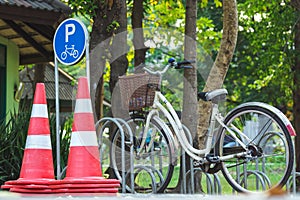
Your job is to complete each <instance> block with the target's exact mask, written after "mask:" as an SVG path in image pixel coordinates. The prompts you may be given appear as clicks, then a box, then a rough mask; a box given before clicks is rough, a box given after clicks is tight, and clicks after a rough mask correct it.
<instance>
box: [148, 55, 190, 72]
mask: <svg viewBox="0 0 300 200" xmlns="http://www.w3.org/2000/svg"><path fill="white" fill-rule="evenodd" d="M192 63H196V61H195V60H183V61H180V62H176V60H175V58H169V60H168V64H167V65H166V66H165V67H164V69H163V70H160V71H152V70H150V69H148V68H146V67H144V70H145V71H147V72H148V73H150V74H154V75H162V74H164V73H166V71H167V70H168V69H169V68H170V67H174V69H192V68H193V66H192V65H191V64H192Z"/></svg>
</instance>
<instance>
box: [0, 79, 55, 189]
mask: <svg viewBox="0 0 300 200" xmlns="http://www.w3.org/2000/svg"><path fill="white" fill-rule="evenodd" d="M55 181H56V180H55V179H54V169H53V159H52V148H51V139H50V127H49V120H48V109H47V102H46V92H45V86H44V84H43V83H37V85H36V91H35V94H34V100H33V106H32V111H31V117H30V122H29V128H28V135H27V140H26V146H25V150H24V156H23V161H22V167H21V172H20V178H19V179H17V180H11V181H7V182H5V184H4V185H2V186H1V188H2V189H9V191H12V192H21V193H49V192H51V189H50V187H49V184H52V183H54V182H55Z"/></svg>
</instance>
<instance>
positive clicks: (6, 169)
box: [0, 108, 73, 185]
mask: <svg viewBox="0 0 300 200" xmlns="http://www.w3.org/2000/svg"><path fill="white" fill-rule="evenodd" d="M30 116H31V109H28V108H27V109H26V110H24V109H21V110H20V111H19V112H18V113H17V112H14V113H11V114H10V115H9V116H7V118H8V119H9V121H8V122H5V121H4V122H1V123H0V185H3V184H4V182H5V181H8V180H16V179H18V178H19V176H20V170H21V166H22V158H23V153H24V148H25V145H26V138H27V132H28V126H29V121H30ZM72 120H73V119H72V118H67V119H66V120H64V122H63V123H62V124H61V130H60V133H61V134H60V156H61V162H60V163H61V168H62V169H64V168H65V167H66V165H67V158H68V153H69V143H70V137H71V132H72ZM55 122H56V120H55V115H51V117H50V118H49V123H50V132H51V143H52V153H53V162H54V163H53V164H54V172H55V174H56V123H55Z"/></svg>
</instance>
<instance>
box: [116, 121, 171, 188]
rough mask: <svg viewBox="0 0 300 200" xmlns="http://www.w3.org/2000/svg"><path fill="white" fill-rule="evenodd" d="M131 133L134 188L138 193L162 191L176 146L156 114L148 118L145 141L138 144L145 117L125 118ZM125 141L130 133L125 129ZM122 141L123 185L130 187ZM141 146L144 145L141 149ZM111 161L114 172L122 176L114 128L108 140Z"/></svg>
mask: <svg viewBox="0 0 300 200" xmlns="http://www.w3.org/2000/svg"><path fill="white" fill-rule="evenodd" d="M127 123H128V124H129V126H130V127H131V130H132V133H133V143H134V144H133V145H134V146H133V148H134V152H133V154H134V155H132V157H131V158H132V159H133V160H134V172H133V175H134V191H135V192H138V193H150V192H155V193H162V192H164V191H165V189H166V188H167V186H168V184H169V182H170V180H171V177H172V174H173V170H174V155H175V147H174V145H173V142H172V141H171V140H170V138H169V137H168V135H167V133H166V132H165V131H164V129H163V128H162V127H161V126H160V124H159V123H158V121H157V120H156V119H155V118H152V119H151V120H150V124H149V129H148V133H147V136H146V138H145V145H144V147H141V142H142V133H143V131H144V129H145V124H146V119H145V118H144V117H133V118H131V119H129V120H128V121H127ZM125 141H129V136H128V135H126V133H125ZM129 145H130V144H128V143H126V142H125V160H126V167H125V168H126V172H125V173H126V176H125V177H126V188H127V190H129V191H131V190H132V188H131V187H130V186H131V184H130V183H131V182H130V180H131V179H130V177H131V176H130V175H131V174H130V173H131V172H130V170H129V166H130V165H129V163H130V160H129V159H130V151H129V149H130V148H129ZM141 148H143V149H141ZM110 156H111V163H112V167H113V169H114V173H115V175H116V176H117V177H118V178H119V179H120V180H122V177H121V174H122V173H121V172H122V170H121V160H122V159H121V135H120V132H119V131H117V132H116V133H115V135H114V136H113V139H112V144H111V155H110Z"/></svg>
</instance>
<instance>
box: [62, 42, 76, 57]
mask: <svg viewBox="0 0 300 200" xmlns="http://www.w3.org/2000/svg"><path fill="white" fill-rule="evenodd" d="M65 47H66V48H65V51H64V52H62V53H61V59H62V60H65V59H66V58H67V56H68V55H69V56H73V58H77V57H78V51H77V50H76V49H74V47H75V45H71V47H68V45H65Z"/></svg>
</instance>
